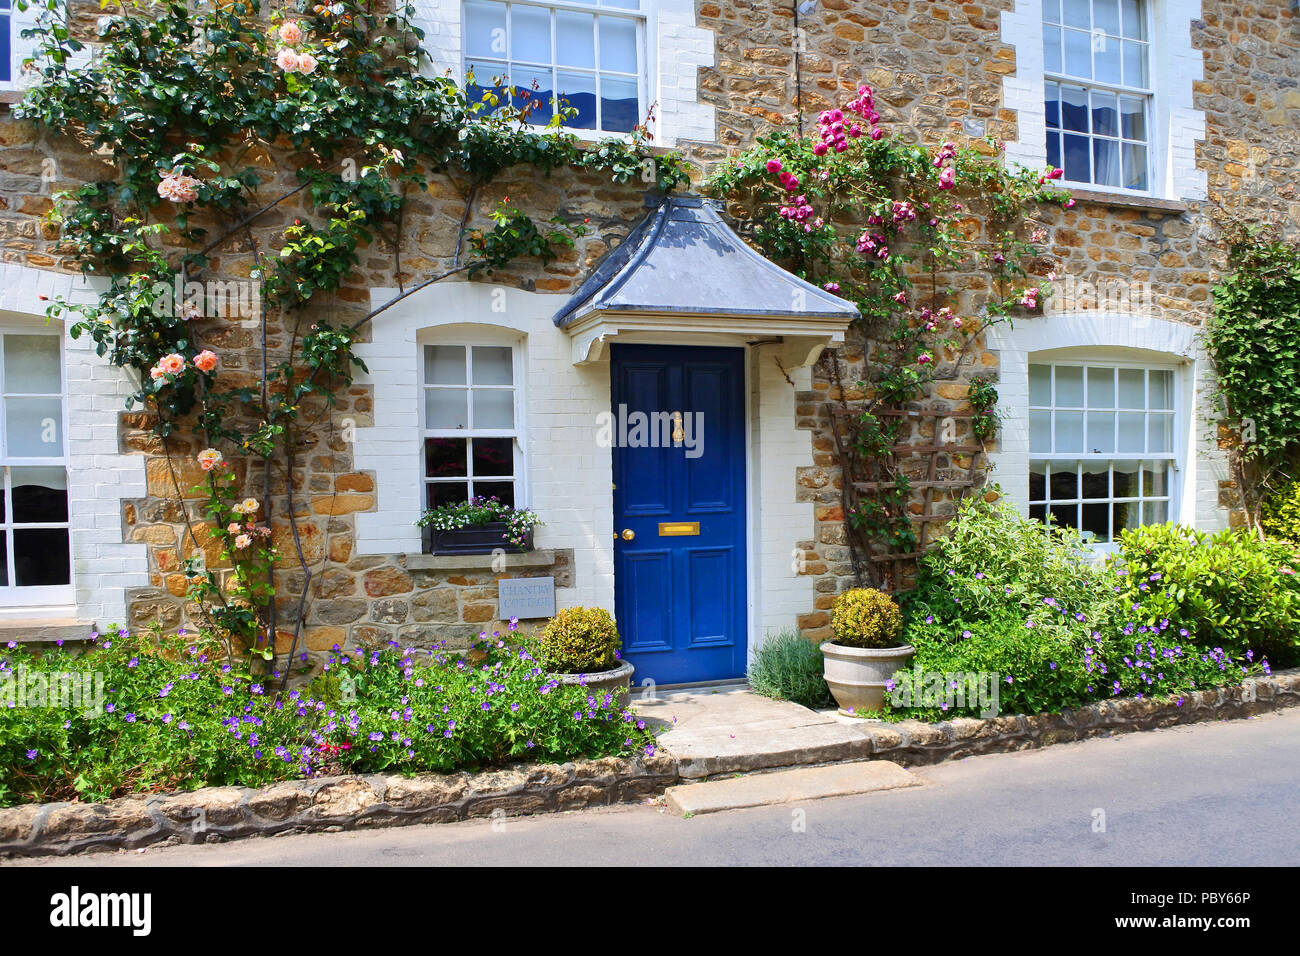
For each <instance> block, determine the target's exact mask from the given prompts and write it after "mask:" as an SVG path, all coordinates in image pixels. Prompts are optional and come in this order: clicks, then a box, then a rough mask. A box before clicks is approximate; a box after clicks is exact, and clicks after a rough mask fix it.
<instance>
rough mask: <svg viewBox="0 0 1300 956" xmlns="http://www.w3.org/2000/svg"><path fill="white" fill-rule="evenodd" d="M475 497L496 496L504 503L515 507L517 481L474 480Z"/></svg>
mask: <svg viewBox="0 0 1300 956" xmlns="http://www.w3.org/2000/svg"><path fill="white" fill-rule="evenodd" d="M474 497H475V498H496V499H497V500H499V501H500V502H501V503H502V504H507V505H510V506H511V507H514V504H515V483H514V482H513V481H476V482H474Z"/></svg>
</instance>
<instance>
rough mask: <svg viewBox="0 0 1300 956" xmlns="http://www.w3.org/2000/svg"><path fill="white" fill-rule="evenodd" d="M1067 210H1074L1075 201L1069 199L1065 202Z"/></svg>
mask: <svg viewBox="0 0 1300 956" xmlns="http://www.w3.org/2000/svg"><path fill="white" fill-rule="evenodd" d="M1065 208H1066V209H1073V208H1074V200H1073V199H1067V200H1066V201H1065Z"/></svg>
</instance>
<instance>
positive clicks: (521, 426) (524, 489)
mask: <svg viewBox="0 0 1300 956" xmlns="http://www.w3.org/2000/svg"><path fill="white" fill-rule="evenodd" d="M432 331H434V332H435V333H436V331H437V330H436V329H435V330H432ZM429 345H438V346H460V347H463V348H464V349H465V382H466V384H465V385H464V386H459V385H447V386H439V385H430V384H427V383H426V382H425V347H426V346H429ZM475 346H478V347H480V348H483V347H486V348H509V349H510V359H511V376H512V378H513V380H514V384H513V385H509V386H506V385H496V386H491V385H489V386H475V385H473V378H472V376H473V351H472V350H473V348H474V347H475ZM416 348H418V349H419V359H418V364H419V380H418V381H419V388H418V390H417V395H418V396H419V398H418V404H419V416H420V418H419V420H420V459H419V478H420V481H419V494H420V500H419V512H420V514H423V513H424V512H425V511H426V510H427V509H428V507H429V503H428V502H429V490H428V487H429V485H432V484H454V483H456V482H459V481H464V482H465V484H466V489H467V493H468V494H469V495H470V496H471V497H473V496H474V482H475V480H476V479H475V478H474V477H473V476H472V474H471V472H472V470H473V443H472V442H469V443H467V448H466V452H465V455H466V461H465V477H464V478H448V479H445V480H442V479H431V478H429V477H428V474H427V472H426V463H425V442H424V440H425V439H426V438H468V439H474V438H510V439H513V441H512V449H513V451H514V472H513V474H512V475H509V476H505V475H484V476H482V478H480V479H477V480H479V481H482V482H484V483H500V482H502V481H510V482H512V483H513V484H514V486H515V503H514V507H516V508H526V507H528V481H527V474H526V472H527V455H526V453H525V452H526V449H525V444H524V436H525V434H526V431H525V429H526V423H525V416H524V409H525V401H524V391H525V382H524V355H523V350H524V343H523V342H522V340H521V339H519V338H518V337H517V336H512V335H509V334H500V335H496V334H490V333H488V332H486V330H485V333H484V334H483V335H481V336H480V335H473V336H465V335H460V336H455V337H443V336H438V335H436V334H434V335H431V336H428V337H425V336H421V337H420V338H419V341H418V344H417V345H416ZM476 387H478V388H486V389H493V390H506V389H510V390H511V391H513V392H514V410H515V424H514V428H513V429H504V428H430V427H429V424H428V421H427V419H426V404H425V394H426V392H428V391H430V390H431V389H437V388H464V389H465V391H466V398H465V401H466V410H467V413H468V414H469V415H470V419H471V422H472V420H473V404H474V399H473V393H474V389H475V388H476Z"/></svg>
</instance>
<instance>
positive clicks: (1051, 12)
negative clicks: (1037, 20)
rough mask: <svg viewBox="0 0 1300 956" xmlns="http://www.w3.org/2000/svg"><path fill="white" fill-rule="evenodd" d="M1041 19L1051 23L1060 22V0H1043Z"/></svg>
mask: <svg viewBox="0 0 1300 956" xmlns="http://www.w3.org/2000/svg"><path fill="white" fill-rule="evenodd" d="M1043 19H1044V20H1048V21H1050V22H1052V23H1060V22H1061V0H1043Z"/></svg>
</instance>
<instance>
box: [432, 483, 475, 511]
mask: <svg viewBox="0 0 1300 956" xmlns="http://www.w3.org/2000/svg"><path fill="white" fill-rule="evenodd" d="M424 487H425V490H426V500H427V501H428V503H429V507H430V508H437V507H438V506H439V505H458V504H461V503H462V502H465V501H468V500H469V483H468V482H465V481H436V482H431V483H429V484H427V485H425V486H424Z"/></svg>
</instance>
